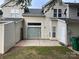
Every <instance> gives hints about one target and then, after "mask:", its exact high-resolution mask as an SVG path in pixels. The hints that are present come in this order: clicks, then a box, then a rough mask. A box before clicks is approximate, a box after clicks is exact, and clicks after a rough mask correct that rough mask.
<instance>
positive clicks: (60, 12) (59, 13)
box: [58, 9, 62, 17]
mask: <svg viewBox="0 0 79 59" xmlns="http://www.w3.org/2000/svg"><path fill="white" fill-rule="evenodd" d="M61 16H62V10H61V9H58V17H61Z"/></svg>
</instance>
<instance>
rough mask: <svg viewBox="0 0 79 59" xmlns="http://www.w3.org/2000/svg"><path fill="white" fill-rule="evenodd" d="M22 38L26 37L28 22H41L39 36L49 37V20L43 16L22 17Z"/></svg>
mask: <svg viewBox="0 0 79 59" xmlns="http://www.w3.org/2000/svg"><path fill="white" fill-rule="evenodd" d="M24 19H25V25H24V38H25V39H27V28H28V23H41V38H40V39H51V31H52V30H51V24H52V22H51V20H50V19H49V18H45V17H24Z"/></svg>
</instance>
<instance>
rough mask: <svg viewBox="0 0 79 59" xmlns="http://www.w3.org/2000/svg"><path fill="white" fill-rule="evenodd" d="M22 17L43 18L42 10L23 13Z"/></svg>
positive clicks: (30, 10)
mask: <svg viewBox="0 0 79 59" xmlns="http://www.w3.org/2000/svg"><path fill="white" fill-rule="evenodd" d="M23 16H39V17H41V16H44V14H43V13H42V9H29V12H26V13H23Z"/></svg>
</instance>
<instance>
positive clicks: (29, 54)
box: [2, 46, 79, 59]
mask: <svg viewBox="0 0 79 59" xmlns="http://www.w3.org/2000/svg"><path fill="white" fill-rule="evenodd" d="M78 57H79V56H78V55H76V54H74V53H73V52H72V51H71V50H69V49H68V48H66V47H62V46H60V47H58V46H55V47H15V48H13V49H12V50H10V51H9V52H8V53H6V54H4V55H3V56H2V58H3V59H79V58H78Z"/></svg>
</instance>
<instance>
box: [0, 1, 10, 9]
mask: <svg viewBox="0 0 79 59" xmlns="http://www.w3.org/2000/svg"><path fill="white" fill-rule="evenodd" d="M10 2H11V1H10V0H9V1H7V2H5V3H3V4H2V5H1V6H0V7H1V8H2V7H4V6H5V5H7V4H8V3H10Z"/></svg>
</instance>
